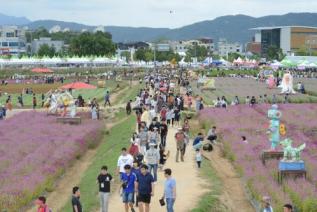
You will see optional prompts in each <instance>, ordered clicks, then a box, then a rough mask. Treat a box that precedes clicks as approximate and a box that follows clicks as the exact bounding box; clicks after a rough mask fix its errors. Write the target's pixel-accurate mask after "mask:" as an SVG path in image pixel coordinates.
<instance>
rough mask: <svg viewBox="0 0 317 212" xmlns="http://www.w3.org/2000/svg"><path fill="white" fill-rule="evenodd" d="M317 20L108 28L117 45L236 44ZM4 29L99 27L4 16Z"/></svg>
mask: <svg viewBox="0 0 317 212" xmlns="http://www.w3.org/2000/svg"><path fill="white" fill-rule="evenodd" d="M316 20H317V13H288V14H285V15H270V16H264V17H259V18H255V17H251V16H246V15H228V16H221V17H218V18H216V19H214V20H208V21H201V22H197V23H194V24H191V25H187V26H183V27H180V28H175V29H169V28H150V27H121V26H105V29H106V31H108V32H110V33H111V34H112V37H113V40H114V41H115V42H133V41H153V40H158V39H168V40H187V39H195V38H201V37H210V38H213V39H214V40H215V41H217V40H218V39H219V38H226V39H227V40H229V41H232V42H241V43H246V42H248V41H250V40H251V39H252V36H253V35H254V31H252V30H250V28H255V27H263V26H288V25H298V26H299V25H300V26H313V27H317V22H316ZM0 25H20V26H27V27H29V28H30V29H37V28H39V27H44V28H46V29H50V28H52V27H53V26H55V25H59V26H60V27H61V28H62V29H64V28H69V29H71V30H75V31H81V30H82V29H87V30H93V29H94V28H96V26H88V25H84V24H79V23H74V22H64V21H56V20H38V21H30V20H28V19H27V18H24V17H12V16H7V15H3V14H0Z"/></svg>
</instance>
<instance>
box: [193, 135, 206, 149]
mask: <svg viewBox="0 0 317 212" xmlns="http://www.w3.org/2000/svg"><path fill="white" fill-rule="evenodd" d="M203 140H204V136H203V134H202V133H198V135H197V137H196V138H195V140H194V142H193V147H194V149H195V150H197V149H200V148H201V147H202V145H203V143H202V142H203Z"/></svg>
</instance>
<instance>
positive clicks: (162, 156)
mask: <svg viewBox="0 0 317 212" xmlns="http://www.w3.org/2000/svg"><path fill="white" fill-rule="evenodd" d="M169 155H170V151H167V153H166V154H165V147H164V146H163V145H160V164H159V167H160V170H162V169H163V166H164V164H165V162H166V160H167V159H168V157H169Z"/></svg>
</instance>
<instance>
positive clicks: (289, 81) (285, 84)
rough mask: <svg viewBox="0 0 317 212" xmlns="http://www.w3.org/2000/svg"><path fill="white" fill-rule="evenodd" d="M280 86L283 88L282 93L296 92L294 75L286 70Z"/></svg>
mask: <svg viewBox="0 0 317 212" xmlns="http://www.w3.org/2000/svg"><path fill="white" fill-rule="evenodd" d="M279 88H282V91H281V93H283V94H284V93H288V94H295V93H296V92H295V91H294V89H293V76H292V75H291V74H290V73H289V72H286V73H285V74H284V76H283V79H282V83H281V85H280V86H279Z"/></svg>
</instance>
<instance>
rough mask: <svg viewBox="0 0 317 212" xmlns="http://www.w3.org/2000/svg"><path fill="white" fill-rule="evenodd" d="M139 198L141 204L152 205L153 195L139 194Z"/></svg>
mask: <svg viewBox="0 0 317 212" xmlns="http://www.w3.org/2000/svg"><path fill="white" fill-rule="evenodd" d="M138 197H139V198H138V200H139V202H144V203H146V204H150V203H151V194H139V196H138Z"/></svg>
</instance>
